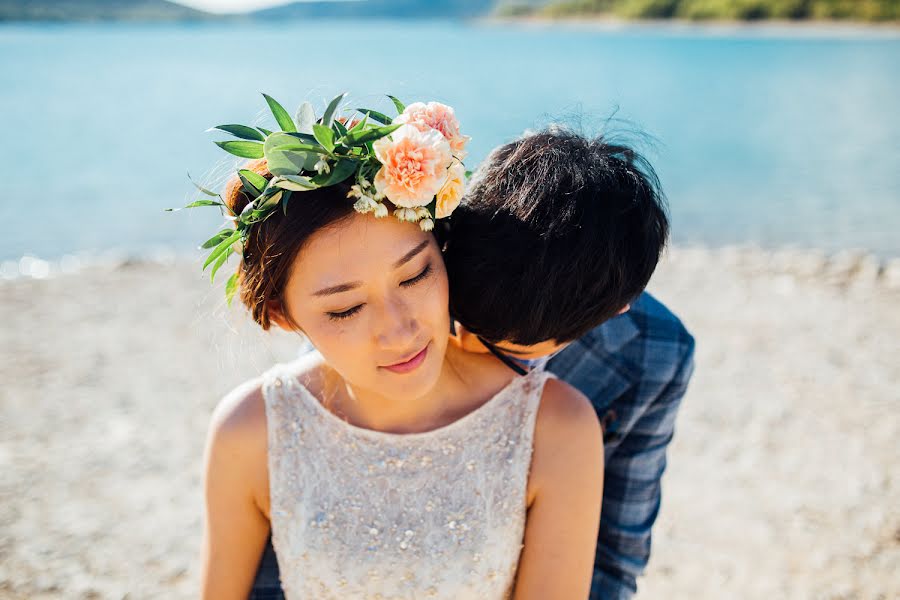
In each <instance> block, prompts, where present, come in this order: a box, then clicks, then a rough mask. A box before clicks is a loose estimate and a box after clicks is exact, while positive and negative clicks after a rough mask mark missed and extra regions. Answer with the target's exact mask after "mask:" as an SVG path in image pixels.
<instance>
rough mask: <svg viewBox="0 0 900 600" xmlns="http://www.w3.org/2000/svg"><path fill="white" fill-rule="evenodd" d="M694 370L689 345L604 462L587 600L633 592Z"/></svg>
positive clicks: (615, 599) (621, 599) (610, 599)
mask: <svg viewBox="0 0 900 600" xmlns="http://www.w3.org/2000/svg"><path fill="white" fill-rule="evenodd" d="M693 370H694V346H693V340H691V341H690V343H689V345H688V346H687V351H686V353H685V355H684V358H683V359H682V362H681V364H680V365H679V367H678V369H677V371H676V373H675V376H674V377H673V379H672V380H671V381H670V382H669V383H668V384H667V385H665V386H664V387H663V388H662V391H661V392H660V393H659V394H658V396H657V397H656V398H655V399H654V400H653V401H652V402H650V403H649V404H648V407H647V410H645V411H644V413H643V414H642V415H641V416H640V418H639V419H638V420H637V421H636V422H635V424H634V427H633V428H632V429H631V431H629V432H628V434H627V435H626V436H625V437H624V438H622V440H621V442H620V444H619V446H618V448H616V450H615V452H614V453H613V454H612V455H611V456H609V457H607V461H606V467H605V475H604V482H603V486H604V487H603V507H602V509H601V516H600V535H599V537H598V540H597V555H596V562H595V571H594V579H593V584H592V586H591V595H590V599H591V600H600V599H603V600H626V599H629V598H631V597H632V596H633V595H634V594H635V593H636V592H637V583H636V580H637V577H638V576H639V575H641V574H642V573H643V572H644V569H645V567H646V566H647V561H648V560H649V558H650V530H651V528H652V527H653V523H654V522H655V521H656V517H657V515H658V514H659V507H660V500H661V495H662V494H661V488H662V486H661V482H662V475H663V471H665V468H666V449H667V448H668V445H669V442H670V441H671V440H672V437H673V435H674V431H675V416H676V414H677V412H678V407H679V405H680V403H681V399H682V397H683V396H684V393H685V391H686V390H687V384H688V381H689V380H690V378H691V375H692V374H693Z"/></svg>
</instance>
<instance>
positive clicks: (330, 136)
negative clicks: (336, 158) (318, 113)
mask: <svg viewBox="0 0 900 600" xmlns="http://www.w3.org/2000/svg"><path fill="white" fill-rule="evenodd" d="M313 135H314V136H316V141H317V142H319V143H320V144H322V147H323V148H325V149H326V150H327V151H328V152H334V132H333V131H332V130H331V127H326V126H325V125H319V124H318V123H315V124H313Z"/></svg>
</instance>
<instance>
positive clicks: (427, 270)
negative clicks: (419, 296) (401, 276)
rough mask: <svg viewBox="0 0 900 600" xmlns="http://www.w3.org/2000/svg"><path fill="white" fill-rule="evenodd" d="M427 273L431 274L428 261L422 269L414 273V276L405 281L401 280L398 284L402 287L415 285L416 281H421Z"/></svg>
mask: <svg viewBox="0 0 900 600" xmlns="http://www.w3.org/2000/svg"><path fill="white" fill-rule="evenodd" d="M429 275H431V263H428V264H427V265H425V268H424V269H422V270H421V271H420V272H419V274H418V275H416V276H415V277H412V278H410V279H407V280H406V281H401V282H400V285H402V286H403V287H409V286H412V285H416V284H417V283H419V282H420V281H422V280H423V279H425V278H426V277H428V276H429Z"/></svg>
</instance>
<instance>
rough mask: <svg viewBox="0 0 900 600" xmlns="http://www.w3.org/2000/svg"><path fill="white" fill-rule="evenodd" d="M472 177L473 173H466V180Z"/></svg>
mask: <svg viewBox="0 0 900 600" xmlns="http://www.w3.org/2000/svg"><path fill="white" fill-rule="evenodd" d="M470 177H472V171H466V179H469V178H470Z"/></svg>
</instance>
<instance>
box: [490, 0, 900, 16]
mask: <svg viewBox="0 0 900 600" xmlns="http://www.w3.org/2000/svg"><path fill="white" fill-rule="evenodd" d="M497 12H498V14H501V15H506V16H539V17H578V16H585V15H598V16H613V17H619V18H624V19H691V20H707V19H715V20H744V21H752V20H764V19H788V20H807V19H817V20H851V21H898V20H900V0H549V1H546V0H545V1H541V0H501V3H500V5H499V6H498V8H497Z"/></svg>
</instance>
